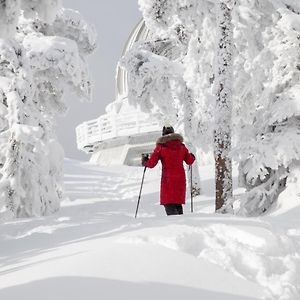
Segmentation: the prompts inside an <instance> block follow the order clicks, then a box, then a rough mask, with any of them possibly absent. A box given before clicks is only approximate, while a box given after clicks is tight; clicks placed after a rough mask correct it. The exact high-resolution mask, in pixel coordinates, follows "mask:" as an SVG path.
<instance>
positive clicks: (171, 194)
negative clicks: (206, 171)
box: [144, 133, 195, 205]
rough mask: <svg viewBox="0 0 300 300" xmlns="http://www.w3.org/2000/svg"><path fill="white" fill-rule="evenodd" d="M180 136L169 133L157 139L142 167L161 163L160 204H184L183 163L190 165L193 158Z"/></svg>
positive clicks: (151, 166) (152, 166) (150, 166)
mask: <svg viewBox="0 0 300 300" xmlns="http://www.w3.org/2000/svg"><path fill="white" fill-rule="evenodd" d="M182 142H183V138H182V136H181V135H180V134H177V133H171V134H167V135H165V136H162V137H161V138H159V139H158V141H157V145H156V148H155V149H154V151H153V153H152V155H151V157H150V159H149V160H148V161H146V162H145V164H144V166H146V167H148V168H154V167H155V166H156V164H157V163H158V161H159V160H160V161H161V163H162V176H161V188H160V204H162V205H164V204H185V190H186V180H185V172H184V168H183V161H185V162H186V163H187V164H188V165H191V164H192V163H193V162H194V160H195V157H194V155H193V154H191V153H189V151H188V149H187V148H186V147H185V145H184V144H183V143H182Z"/></svg>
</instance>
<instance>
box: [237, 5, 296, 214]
mask: <svg viewBox="0 0 300 300" xmlns="http://www.w3.org/2000/svg"><path fill="white" fill-rule="evenodd" d="M245 4H247V6H246V5H245ZM250 4H251V3H247V2H244V7H243V8H244V10H243V15H242V14H240V15H239V17H240V18H243V19H244V22H243V26H240V27H239V28H238V29H239V36H238V37H237V38H241V37H242V36H245V34H246V35H247V36H248V38H247V44H248V47H247V48H244V49H242V48H241V47H242V43H241V44H240V46H239V48H238V51H241V52H242V53H243V54H242V55H241V56H240V62H239V63H241V61H242V63H243V66H244V68H243V69H242V71H240V72H239V74H240V80H238V82H236V84H237V85H236V96H237V97H238V98H237V99H236V100H235V101H234V102H235V111H236V112H235V114H236V117H235V124H234V125H235V127H236V128H235V132H236V147H235V150H234V153H235V154H236V157H237V159H238V160H239V161H240V167H239V171H240V173H239V176H240V183H241V184H242V186H244V187H246V189H247V192H246V193H245V194H244V195H243V196H242V199H241V201H239V202H240V203H239V207H240V209H239V210H238V212H239V213H241V214H243V215H259V214H261V213H263V212H265V211H267V210H268V209H269V208H270V207H271V206H272V204H273V203H274V202H275V201H276V200H277V198H278V195H279V194H280V192H282V191H283V190H284V189H285V187H286V182H287V178H288V177H289V176H293V174H292V173H293V171H291V170H294V169H295V168H294V167H295V165H296V164H297V161H299V159H300V117H299V111H300V96H299V95H300V90H299V89H300V85H299V79H300V68H299V65H300V56H299V39H300V35H299V33H300V3H299V2H298V1H289V0H283V1H271V0H270V1H260V2H258V3H252V5H250ZM246 21H247V22H246ZM242 39H245V38H242ZM245 42H246V41H245ZM245 44H246V43H245ZM236 76H237V71H236V74H235V77H236ZM242 82H243V85H242Z"/></svg>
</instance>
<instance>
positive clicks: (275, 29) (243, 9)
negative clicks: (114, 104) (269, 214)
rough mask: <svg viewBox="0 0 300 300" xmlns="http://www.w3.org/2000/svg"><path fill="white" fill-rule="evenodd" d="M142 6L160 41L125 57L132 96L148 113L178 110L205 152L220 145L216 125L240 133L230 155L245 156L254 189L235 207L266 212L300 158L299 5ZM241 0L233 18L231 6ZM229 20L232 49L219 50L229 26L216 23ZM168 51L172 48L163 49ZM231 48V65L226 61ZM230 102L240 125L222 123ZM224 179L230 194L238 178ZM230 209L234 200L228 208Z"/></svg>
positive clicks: (175, 114)
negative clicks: (224, 98) (227, 98)
mask: <svg viewBox="0 0 300 300" xmlns="http://www.w3.org/2000/svg"><path fill="white" fill-rule="evenodd" d="M139 3H140V7H141V10H142V12H143V16H144V20H145V22H146V25H147V27H148V28H149V29H150V31H151V33H152V37H153V38H152V40H151V41H150V42H147V43H143V44H138V45H137V46H136V47H135V48H134V49H133V50H132V51H131V52H130V53H129V54H128V55H126V56H125V58H124V59H123V61H122V64H123V66H124V67H125V68H126V69H127V71H128V73H129V82H130V90H129V98H130V100H131V101H132V102H133V103H138V104H139V105H140V106H141V107H142V109H144V110H146V111H148V112H152V113H155V114H156V115H161V116H162V115H165V114H167V115H168V117H169V116H171V118H172V120H176V121H177V127H178V128H181V129H185V131H184V133H185V135H186V136H188V139H189V140H190V141H192V143H193V145H194V146H195V147H197V148H198V149H199V148H201V149H204V150H209V151H212V150H213V141H216V140H218V139H215V135H214V134H215V130H216V129H217V130H218V129H221V130H222V131H225V132H222V137H223V138H224V137H225V138H226V137H227V134H226V131H227V132H228V133H229V132H230V131H231V130H232V132H231V137H232V141H233V144H232V151H230V146H229V147H228V150H226V151H225V152H226V156H229V152H231V153H232V154H233V155H234V157H235V159H236V160H237V161H238V162H239V164H240V168H239V170H240V179H241V180H240V182H241V183H242V184H243V186H245V187H246V189H247V192H246V193H245V194H244V195H243V196H242V199H240V198H239V199H238V202H239V204H238V205H234V207H235V208H237V207H238V206H239V207H240V208H239V209H237V210H236V211H237V212H238V213H242V214H246V215H253V214H260V213H262V212H264V211H266V210H267V209H268V208H269V207H270V206H271V205H272V203H274V201H276V199H277V197H278V194H279V193H280V192H281V191H282V190H283V188H284V186H285V182H286V178H287V176H289V170H290V166H291V165H293V164H294V162H295V161H296V160H299V149H300V147H299V142H300V141H299V98H298V94H299V92H298V90H299V87H298V86H299V84H298V82H299V51H298V50H299V18H300V17H299V11H300V8H299V5H300V4H299V3H298V2H297V1H294V0H276V1H275V0H267V1H263V0H258V1H252V0H239V1H220V0H200V1H195V0H184V1H168V0H165V1H158V0H157V1H155V0H140V1H139ZM233 4H235V6H234V9H233V10H232V12H231V14H230V13H229V12H228V14H227V15H228V18H227V17H226V14H225V15H224V14H222V12H225V10H226V7H227V8H228V9H229V10H230V8H231V7H232V5H233ZM220 5H221V6H222V5H223V8H224V9H223V10H222V9H220ZM230 15H231V19H232V21H231V22H229V19H230ZM222 20H223V21H228V22H227V25H228V26H227V29H228V32H227V33H226V34H227V37H229V36H230V35H231V34H232V35H233V43H232V45H229V47H228V48H227V49H228V50H229V48H231V49H232V50H230V51H229V52H228V53H227V54H226V51H225V50H226V49H220V48H219V49H218V45H220V42H221V43H222V41H221V39H220V35H219V32H220V31H219V28H221V29H224V27H223V28H222V27H219V26H218V25H217V24H220V22H222ZM230 26H232V28H230ZM229 40H230V39H228V41H229ZM161 45H168V46H167V47H166V46H164V47H161ZM162 48H163V49H165V48H167V49H168V51H167V52H168V55H165V53H166V51H164V54H163V55H161V49H162ZM222 51H223V52H225V54H226V56H227V58H229V61H227V62H225V61H224V60H225V58H226V57H225V56H224V55H223V54H224V53H223V54H222V53H221V52H222ZM230 53H231V54H232V56H231V55H230ZM170 54H171V55H170ZM174 54H175V55H174ZM228 55H229V56H228ZM220 58H221V60H220ZM222 61H223V63H224V62H225V66H226V69H227V71H228V72H229V73H228V76H226V78H227V79H228V83H229V84H230V77H231V75H230V72H231V71H230V68H228V67H229V66H230V65H231V64H232V68H233V69H232V74H233V76H232V78H233V79H232V80H231V83H232V86H233V88H232V89H231V88H230V86H229V85H227V87H226V89H224V90H222V91H223V92H224V93H227V95H230V94H231V92H232V103H231V104H230V103H227V104H226V105H225V107H226V110H227V109H228V110H227V112H226V116H225V115H224V114H220V110H219V109H218V101H216V100H217V99H218V97H217V95H218V92H219V91H220V76H219V71H220V69H218V66H219V67H220V66H222ZM219 103H222V102H219ZM230 106H231V107H232V117H231V120H232V122H231V124H230V122H228V123H226V124H224V123H223V125H225V126H223V127H222V125H221V126H220V127H218V125H217V127H216V124H222V122H223V120H221V119H219V117H220V116H223V117H225V118H224V119H225V120H229V119H230V110H231V107H230ZM230 127H231V129H230ZM228 140H229V136H228ZM219 146H221V148H222V144H220V145H219ZM217 149H218V148H217ZM221 156H222V155H221ZM200 159H201V158H200ZM228 169H230V160H228ZM223 170H224V169H223ZM229 173H230V172H228V175H229V176H230V174H229ZM229 178H230V177H229ZM225 184H228V187H229V188H228V190H225V193H226V194H227V195H228V196H230V193H231V192H230V191H231V189H230V186H231V179H229V180H227V181H226V180H225ZM227 204H228V205H227ZM231 205H232V203H225V206H224V209H225V210H228V209H230V207H231Z"/></svg>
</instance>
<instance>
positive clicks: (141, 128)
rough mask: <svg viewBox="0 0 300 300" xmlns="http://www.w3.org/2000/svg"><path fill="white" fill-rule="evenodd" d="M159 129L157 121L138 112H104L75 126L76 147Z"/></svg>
mask: <svg viewBox="0 0 300 300" xmlns="http://www.w3.org/2000/svg"><path fill="white" fill-rule="evenodd" d="M157 130H160V126H159V123H158V121H156V120H151V119H150V118H149V116H148V115H146V114H144V113H140V112H135V113H127V114H126V113H122V114H106V115H102V116H100V117H99V118H97V119H94V120H90V121H86V122H83V123H81V124H80V125H78V126H77V127H76V138H77V148H78V149H80V150H84V151H86V150H87V149H86V148H89V147H93V146H94V145H95V144H97V143H99V142H101V141H105V140H109V139H112V138H116V137H123V136H129V135H133V134H139V133H143V132H145V133H146V132H150V131H157Z"/></svg>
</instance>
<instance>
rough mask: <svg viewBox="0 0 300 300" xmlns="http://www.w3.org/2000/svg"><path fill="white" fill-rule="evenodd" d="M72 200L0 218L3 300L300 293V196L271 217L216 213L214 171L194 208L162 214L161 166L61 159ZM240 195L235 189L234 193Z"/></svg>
mask: <svg viewBox="0 0 300 300" xmlns="http://www.w3.org/2000/svg"><path fill="white" fill-rule="evenodd" d="M65 165H66V175H65V182H66V188H67V194H68V197H69V200H67V201H64V202H63V203H62V207H61V210H60V211H59V212H58V213H56V214H54V215H52V216H48V217H43V218H36V219H19V220H16V221H10V222H7V223H3V224H1V225H0V299H1V300H16V299H18V300H19V299H23V300H50V299H51V300H83V299H84V300H93V299H97V300H98V299H104V300H110V299H113V300H115V299H116V300H117V299H123V300H127V299H128V300H135V299H136V300H150V299H151V300H153V299H156V300H176V299H181V300H182V299H189V300H196V299H197V300H199V299H205V300H211V299H214V300H242V299H243V300H251V299H274V300H277V299H282V300H283V299H294V300H299V299H300V272H299V271H300V259H299V254H300V220H299V215H300V203H299V202H300V201H299V198H298V199H294V198H290V197H289V191H288V190H287V191H286V192H284V193H283V194H282V196H281V198H280V201H279V205H278V207H277V208H274V211H273V212H272V213H271V214H269V215H268V216H264V217H261V218H248V219H246V218H238V217H234V216H230V215H216V214H214V213H213V209H214V203H213V200H214V190H213V186H214V183H213V168H212V167H210V166H206V167H202V170H201V179H202V195H201V196H200V197H198V198H197V199H196V201H195V212H194V213H193V214H191V213H190V212H189V200H188V204H187V205H186V207H185V215H184V216H169V217H166V216H165V214H164V210H163V208H162V207H161V206H160V205H159V201H158V199H159V170H158V169H156V170H155V169H154V170H147V172H146V178H145V186H144V189H143V195H142V199H141V205H140V210H139V214H138V218H137V219H134V212H135V208H136V202H137V195H138V192H139V187H140V182H141V176H142V172H143V169H142V168H135V167H123V166H122V167H110V168H107V167H105V168H99V167H97V166H93V165H91V164H89V163H80V162H77V161H73V160H66V164H65ZM235 192H236V193H239V192H241V191H239V190H238V189H236V190H235Z"/></svg>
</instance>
